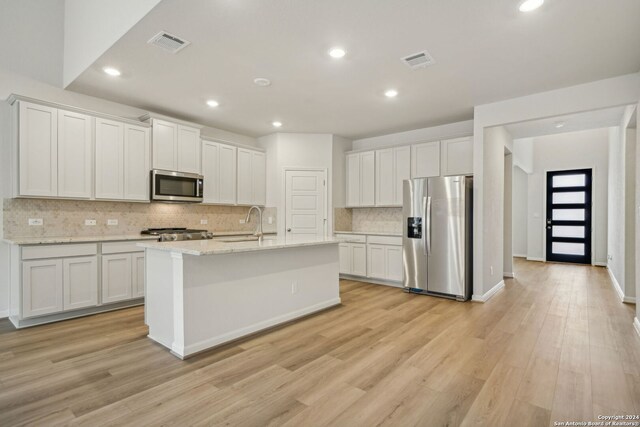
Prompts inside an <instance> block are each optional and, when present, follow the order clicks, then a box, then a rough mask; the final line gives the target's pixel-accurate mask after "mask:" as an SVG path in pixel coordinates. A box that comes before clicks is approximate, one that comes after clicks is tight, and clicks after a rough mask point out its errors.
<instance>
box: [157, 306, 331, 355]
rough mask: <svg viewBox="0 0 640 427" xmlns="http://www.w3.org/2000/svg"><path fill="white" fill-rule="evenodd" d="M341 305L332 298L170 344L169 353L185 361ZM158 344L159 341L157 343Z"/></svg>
mask: <svg viewBox="0 0 640 427" xmlns="http://www.w3.org/2000/svg"><path fill="white" fill-rule="evenodd" d="M340 303H341V300H340V298H339V297H338V298H332V299H330V300H328V301H323V302H321V303H318V304H315V305H312V306H310V307H305V308H303V309H300V310H296V311H293V312H291V313H286V314H284V315H281V316H277V317H273V318H271V319H266V320H263V321H262V322H258V323H255V324H253V325H249V326H245V327H243V328H240V329H236V330H234V331H231V332H228V333H226V334H222V335H218V336H215V337H211V338H208V339H205V340H202V341H200V342H197V343H193V344H189V345H186V346H181V345H178V344H177V343H175V342H174V343H172V345H171V353H173V354H174V355H175V356H177V357H179V358H180V359H186V358H187V357H191V356H193V355H195V354H197V353H200V352H202V351H205V350H209V349H211V348H213V347H217V346H219V345H222V344H226V343H228V342H230V341H235V340H237V339H240V338H244V337H246V336H248V335H252V334H254V333H257V332H261V331H264V330H265V329H269V328H272V327H274V326H278V325H280V324H282V323H286V322H289V321H291V320H294V319H298V318H300V317H305V316H308V315H311V314H313V313H316V312H318V311H322V310H326V309H328V308H331V307H334V306H336V305H339V304H340ZM148 336H149V337H150V338H151V339H153V337H151V336H150V335H148ZM158 342H159V341H158ZM159 343H160V344H162V343H161V342H159Z"/></svg>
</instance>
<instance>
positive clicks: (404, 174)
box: [393, 147, 411, 206]
mask: <svg viewBox="0 0 640 427" xmlns="http://www.w3.org/2000/svg"><path fill="white" fill-rule="evenodd" d="M393 173H394V179H393V183H394V185H395V188H394V191H393V205H395V206H402V182H403V181H404V180H405V179H411V147H398V148H394V149H393Z"/></svg>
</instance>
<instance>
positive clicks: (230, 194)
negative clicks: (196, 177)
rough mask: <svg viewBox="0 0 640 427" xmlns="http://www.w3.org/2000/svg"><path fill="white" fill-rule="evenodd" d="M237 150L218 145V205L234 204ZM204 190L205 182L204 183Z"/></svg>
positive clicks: (229, 146) (228, 146)
mask: <svg viewBox="0 0 640 427" xmlns="http://www.w3.org/2000/svg"><path fill="white" fill-rule="evenodd" d="M237 150H238V149H237V148H236V147H232V146H231V145H224V144H220V163H219V165H220V166H219V167H220V175H219V181H220V200H219V202H220V203H225V204H228V205H232V204H235V203H236V179H237V175H236V170H237V159H236V157H237ZM204 185H205V188H206V186H207V181H206V180H205V182H204Z"/></svg>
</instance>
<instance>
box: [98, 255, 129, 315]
mask: <svg viewBox="0 0 640 427" xmlns="http://www.w3.org/2000/svg"><path fill="white" fill-rule="evenodd" d="M131 284H132V281H131V254H112V255H102V303H103V304H108V303H112V302H118V301H123V300H127V299H130V298H131Z"/></svg>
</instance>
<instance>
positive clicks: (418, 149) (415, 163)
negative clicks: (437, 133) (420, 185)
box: [411, 141, 440, 178]
mask: <svg viewBox="0 0 640 427" xmlns="http://www.w3.org/2000/svg"><path fill="white" fill-rule="evenodd" d="M432 176H440V141H434V142H427V143H424V144H417V145H412V146H411V177H412V178H429V177H432Z"/></svg>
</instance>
